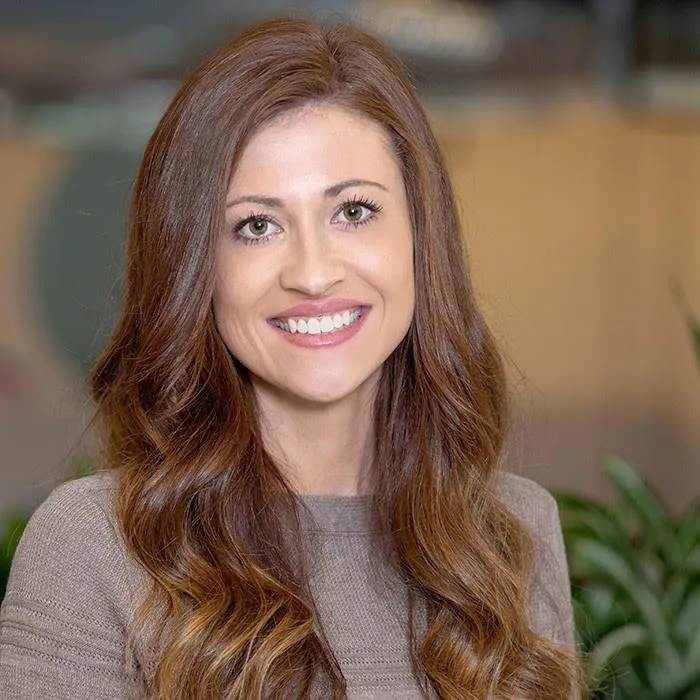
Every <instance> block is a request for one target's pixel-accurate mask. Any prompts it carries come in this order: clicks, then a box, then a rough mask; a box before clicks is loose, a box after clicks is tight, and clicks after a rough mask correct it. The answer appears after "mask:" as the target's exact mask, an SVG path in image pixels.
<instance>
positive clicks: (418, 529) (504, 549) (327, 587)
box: [0, 19, 576, 700]
mask: <svg viewBox="0 0 700 700" xmlns="http://www.w3.org/2000/svg"><path fill="white" fill-rule="evenodd" d="M92 393H93V397H94V400H95V402H96V405H97V408H98V416H99V417H100V419H101V421H102V425H103V427H104V434H105V443H106V451H105V453H106V457H105V458H106V460H107V464H108V466H109V467H110V468H111V469H109V470H108V471H106V472H104V473H102V474H98V475H95V476H92V477H88V478H84V479H81V480H78V481H74V482H71V483H69V484H66V485H64V486H63V487H61V488H59V489H57V490H56V491H55V492H54V493H53V494H52V496H51V497H50V498H49V499H48V501H46V502H45V503H44V504H43V506H42V507H41V508H40V509H39V511H38V512H37V513H36V514H35V516H34V518H33V519H32V522H31V524H30V525H29V527H28V529H27V531H26V534H25V536H24V538H23V540H22V542H21V544H20V547H19V549H18V552H17V555H16V559H15V562H14V569H13V573H12V579H11V582H10V586H9V590H8V595H7V598H6V600H5V602H4V605H3V611H2V637H1V640H2V662H1V664H0V668H1V669H2V670H1V671H0V673H1V674H2V675H1V676H0V678H1V680H0V689H1V690H2V691H3V693H4V695H3V697H5V696H7V697H13V698H30V697H31V698H33V699H34V700H36V699H37V698H51V699H52V700H55V699H56V698H64V697H65V698H71V699H73V700H74V699H75V698H91V699H94V698H110V699H112V698H122V697H124V698H126V697H129V695H130V694H131V696H133V697H152V698H162V699H165V698H168V699H170V698H188V699H189V698H193V699H205V698H206V699H210V698H211V699H213V698H297V697H333V698H342V697H349V698H358V699H359V698H364V699H367V698H419V697H439V698H449V699H450V700H457V699H459V700H463V699H464V698H474V699H478V700H483V699H484V698H489V697H493V698H538V699H539V700H542V699H548V698H551V699H554V698H557V699H560V698H568V697H570V696H572V694H575V689H574V687H575V680H574V679H575V668H576V665H575V661H574V656H573V652H572V649H571V645H572V628H571V608H570V601H569V598H568V592H567V591H568V582H567V577H566V564H565V560H564V554H563V548H562V541H561V533H560V530H559V524H558V519H557V514H556V507H555V505H554V503H553V500H552V499H551V497H550V496H548V495H547V494H546V493H545V492H544V491H543V490H542V489H540V488H539V487H537V486H535V485H534V484H532V483H531V482H529V481H527V480H525V479H522V478H518V477H514V476H509V475H506V474H503V473H500V472H499V471H498V470H497V467H498V463H499V456H500V452H501V445H502V442H503V435H504V430H505V389H504V378H503V370H502V366H501V362H500V359H499V356H498V353H497V351H496V348H495V347H494V343H493V339H492V337H491V335H490V334H489V332H488V330H487V328H486V325H485V323H484V321H483V319H482V317H481V315H480V313H479V310H478V309H477V307H476V305H475V299H474V294H473V292H472V289H471V287H470V284H469V280H468V275H467V270H466V266H465V257H464V251H463V249H462V237H461V233H460V229H459V224H458V219H457V214H456V208H455V203H454V200H453V195H452V192H451V188H450V184H449V182H448V179H447V175H446V172H445V168H444V165H443V162H442V159H441V156H440V153H439V150H438V148H437V146H436V143H435V140H434V137H433V135H432V133H431V131H430V128H429V126H428V123H427V121H426V118H425V116H424V114H423V112H422V110H421V108H420V106H419V104H418V102H417V100H416V97H415V95H414V93H413V91H412V89H411V87H410V84H409V82H408V79H407V77H406V75H405V74H404V72H403V70H402V68H401V66H400V64H399V63H398V61H397V59H396V58H395V57H394V56H393V55H392V54H390V53H389V52H388V51H387V49H385V48H384V47H382V46H381V45H380V44H379V43H377V42H376V41H375V40H373V39H371V38H370V37H368V36H367V35H365V34H363V33H361V32H360V31H358V30H354V29H348V28H330V29H328V28H326V29H324V28H320V27H318V26H317V25H315V24H313V23H312V22H310V21H307V20H301V19H296V20H275V21H269V22H267V23H264V24H262V25H260V26H258V27H256V28H253V29H251V30H249V31H247V32H245V33H244V34H242V35H241V36H239V37H238V38H237V39H236V40H235V41H234V42H233V43H231V44H230V45H229V46H227V47H225V48H224V49H223V50H221V51H220V52H219V53H218V54H216V55H215V56H214V57H213V58H211V59H210V60H209V61H207V62H206V63H205V64H204V65H203V66H202V67H201V68H199V69H198V70H197V71H196V72H195V73H194V74H193V75H192V76H191V77H190V78H189V80H188V81H187V82H186V83H185V85H184V86H183V88H182V89H181V90H180V92H179V93H178V94H177V96H176V97H175V99H174V101H173V102H172V104H171V105H170V107H169V108H168V110H167V111H166V113H165V115H164V117H163V118H162V120H161V121H160V123H159V125H158V127H157V128H156V130H155V133H154V135H153V136H152V138H151V140H150V142H149V144H148V147H147V149H146V152H145V155H144V159H143V162H142V165H141V168H140V171H139V174H138V178H137V180H136V184H135V190H134V196H133V204H132V211H131V220H130V232H129V247H128V271H127V297H126V305H125V311H124V314H123V317H122V319H121V322H120V324H119V326H118V328H117V330H116V332H115V334H114V337H113V339H112V341H111V343H110V345H109V347H108V348H107V350H106V351H105V353H104V355H103V357H102V358H101V360H100V361H99V363H98V365H97V367H96V368H95V370H94V373H93V376H92Z"/></svg>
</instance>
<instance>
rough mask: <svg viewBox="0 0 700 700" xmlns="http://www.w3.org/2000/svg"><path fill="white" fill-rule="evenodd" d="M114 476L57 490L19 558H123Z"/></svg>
mask: <svg viewBox="0 0 700 700" xmlns="http://www.w3.org/2000/svg"><path fill="white" fill-rule="evenodd" d="M114 493H115V485H114V477H113V475H112V474H111V473H108V472H101V473H97V474H93V475H91V476H86V477H82V478H80V479H74V480H72V481H67V482H65V483H63V484H61V485H60V486H58V487H56V488H55V489H54V490H53V491H52V492H51V493H50V494H49V496H48V498H46V500H45V501H43V503H41V504H40V505H39V507H38V508H37V509H36V510H35V511H34V513H33V514H32V517H31V518H30V520H29V523H28V524H27V527H26V529H25V531H24V533H23V535H22V539H21V540H20V543H19V546H18V548H17V553H16V558H19V560H20V561H21V560H22V559H26V558H27V555H28V553H29V552H30V551H31V552H32V554H33V557H32V558H36V557H37V556H39V555H41V556H49V557H52V558H60V557H62V556H63V555H66V554H69V553H71V554H73V555H74V556H79V557H80V558H81V559H87V558H89V559H92V560H93V561H99V560H102V559H105V558H109V557H110V556H121V551H120V550H121V547H120V544H121V537H120V535H119V533H118V528H117V522H116V516H115V509H114Z"/></svg>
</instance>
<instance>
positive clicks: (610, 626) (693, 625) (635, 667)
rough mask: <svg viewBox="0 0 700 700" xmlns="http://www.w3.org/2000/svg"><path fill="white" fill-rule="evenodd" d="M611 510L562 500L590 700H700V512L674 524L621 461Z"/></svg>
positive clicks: (611, 475) (614, 469)
mask: <svg viewBox="0 0 700 700" xmlns="http://www.w3.org/2000/svg"><path fill="white" fill-rule="evenodd" d="M605 471H606V474H607V477H608V479H609V480H610V481H611V482H612V484H613V486H614V487H615V490H616V493H617V502H616V503H615V505H614V506H612V507H606V506H604V505H602V504H600V503H597V502H595V501H592V500H588V499H584V498H578V497H574V496H569V495H561V496H559V497H558V499H557V500H558V503H559V508H560V513H561V519H562V528H563V531H564V539H565V542H566V549H567V556H568V560H569V570H570V575H571V583H572V595H573V599H574V613H575V617H576V625H577V630H578V633H579V637H580V643H581V645H582V649H583V652H584V663H585V665H586V669H587V672H588V676H589V682H590V687H591V688H593V690H592V691H591V696H590V697H591V698H615V700H623V699H624V700H628V699H629V700H647V699H648V700H698V699H700V503H697V504H695V505H694V506H692V507H691V508H689V510H688V511H687V512H686V513H685V514H684V515H683V516H682V517H680V518H674V517H672V516H671V515H670V514H669V512H668V510H667V509H666V508H665V506H664V505H663V503H662V502H661V500H660V498H659V497H658V495H657V494H656V493H655V492H654V490H653V489H652V488H651V487H650V486H649V485H648V484H646V483H645V481H644V480H643V479H641V478H640V477H639V475H638V474H637V473H636V472H635V471H634V469H632V467H630V466H629V465H628V464H626V463H625V462H624V461H622V460H621V459H618V458H613V459H611V460H610V461H609V462H608V463H607V465H606V467H605Z"/></svg>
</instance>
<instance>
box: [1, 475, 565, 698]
mask: <svg viewBox="0 0 700 700" xmlns="http://www.w3.org/2000/svg"><path fill="white" fill-rule="evenodd" d="M113 496H114V488H113V477H112V475H111V474H109V473H103V474H96V475H93V476H89V477H84V478H82V479H77V480H75V481H71V482H68V483H66V484H64V485H62V486H60V487H58V488H57V489H55V490H54V491H53V493H52V494H51V495H50V496H49V498H48V499H47V500H46V501H45V502H44V503H43V504H42V505H41V506H40V507H39V508H38V510H37V511H36V512H35V513H34V515H33V516H32V519H31V521H30V523H29V525H28V526H27V529H26V530H25V533H24V536H23V537H22V540H21V542H20V544H19V547H18V549H17V553H16V555H15V559H14V562H13V566H12V573H11V576H10V581H9V585H8V589H7V594H6V596H5V599H4V601H3V604H2V608H1V609H0V699H2V700H126V699H127V698H128V697H129V682H130V681H129V676H128V675H127V674H126V673H125V672H124V671H123V670H122V667H123V665H124V661H123V660H124V641H125V636H126V629H127V625H128V621H129V619H130V616H131V615H132V613H133V611H134V606H135V604H136V601H137V600H140V596H141V595H142V593H143V592H144V590H145V586H146V585H147V580H146V579H145V574H144V573H143V572H142V571H141V570H140V569H139V567H137V566H136V564H135V562H134V561H133V560H132V559H131V557H130V555H129V554H128V552H127V551H126V549H125V547H124V544H123V541H122V539H121V537H120V535H119V530H118V527H117V522H116V518H115V513H114V506H113ZM499 497H500V498H501V499H502V500H503V501H504V503H505V504H506V505H507V506H509V507H510V509H511V510H512V511H513V513H514V514H515V515H516V516H518V517H519V519H520V520H522V521H523V522H524V524H525V525H526V526H527V527H528V528H529V529H530V530H531V532H532V533H533V536H534V537H535V545H536V552H537V569H536V575H535V581H534V583H533V587H532V596H531V601H530V607H529V610H528V614H529V619H530V623H531V626H532V627H533V629H534V630H536V631H537V632H539V633H540V634H543V635H545V636H547V637H549V638H552V639H554V640H556V641H558V642H560V643H564V644H567V645H572V644H573V623H572V613H571V601H570V597H569V586H568V576H567V570H566V559H565V556H564V548H563V541H562V536H561V529H560V525H559V518H558V514H557V509H556V504H555V502H554V500H553V499H552V497H551V496H550V495H549V494H548V493H547V492H546V491H545V490H544V489H542V488H541V487H540V486H537V485H536V484H534V483H533V482H531V481H528V480H527V479H523V478H522V477H517V476H513V475H510V474H503V475H502V476H501V477H500V482H499ZM304 502H305V503H306V505H307V507H308V509H309V511H310V513H311V515H312V517H311V518H308V517H305V518H303V520H302V523H303V528H304V530H305V531H306V536H307V537H308V538H309V540H310V541H311V538H313V542H314V550H313V552H314V564H313V566H312V574H311V590H312V592H313V594H314V599H315V602H316V606H317V608H318V612H319V616H320V618H321V622H322V625H323V628H324V631H325V633H326V635H327V637H328V641H329V643H330V644H331V646H332V648H333V651H334V653H335V655H336V658H337V659H338V662H339V663H340V666H341V669H342V671H343V674H344V676H345V678H346V680H347V685H348V698H349V700H376V699H379V698H387V699H388V698H391V699H396V700H418V698H420V693H419V691H418V688H417V687H416V685H415V681H414V680H413V677H412V675H411V670H410V662H409V653H408V642H407V634H406V620H407V611H406V603H405V597H406V596H405V594H406V591H405V588H404V587H403V584H402V583H401V581H400V580H398V578H397V577H396V576H395V575H394V574H393V573H392V572H391V570H390V568H389V567H388V566H387V565H386V564H385V563H384V562H382V561H381V558H380V557H379V556H378V553H377V552H376V550H375V548H374V547H372V546H371V542H372V538H371V536H370V535H371V533H370V529H369V528H370V525H369V523H370V518H369V501H368V499H367V498H364V497H353V496H305V497H304ZM134 675H136V672H134Z"/></svg>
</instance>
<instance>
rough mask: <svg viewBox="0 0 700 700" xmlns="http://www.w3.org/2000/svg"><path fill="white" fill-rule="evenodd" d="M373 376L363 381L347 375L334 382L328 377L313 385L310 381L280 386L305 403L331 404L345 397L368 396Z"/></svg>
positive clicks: (289, 394)
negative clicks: (353, 379)
mask: <svg viewBox="0 0 700 700" xmlns="http://www.w3.org/2000/svg"><path fill="white" fill-rule="evenodd" d="M370 379H371V377H367V378H364V379H363V380H361V381H355V382H348V381H347V377H343V378H339V379H338V381H336V382H334V381H333V380H332V379H330V378H328V377H326V378H324V379H323V380H319V381H317V382H316V383H314V384H313V385H310V384H309V383H304V384H303V385H302V384H297V385H292V386H286V387H280V390H281V391H283V392H284V393H285V394H287V395H288V396H290V397H294V399H296V400H297V401H301V402H303V403H316V404H326V405H331V404H334V403H338V402H339V401H343V400H345V399H350V398H353V397H354V398H357V399H362V398H364V397H366V396H367V394H368V392H369V390H370V381H369V380H370Z"/></svg>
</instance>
